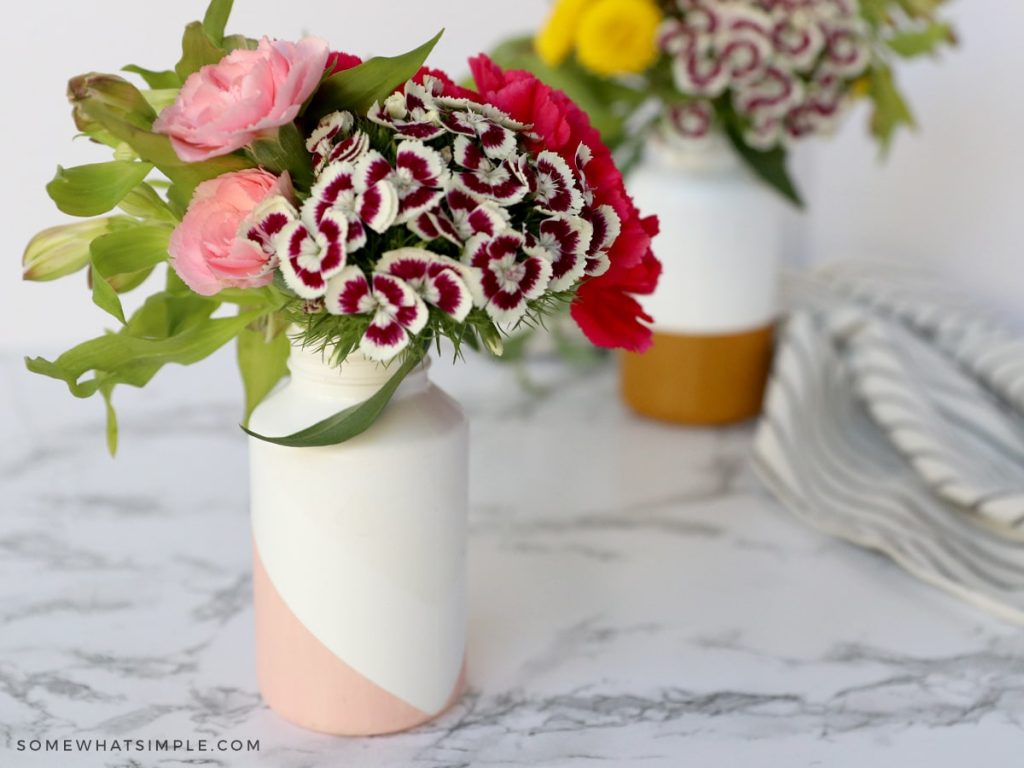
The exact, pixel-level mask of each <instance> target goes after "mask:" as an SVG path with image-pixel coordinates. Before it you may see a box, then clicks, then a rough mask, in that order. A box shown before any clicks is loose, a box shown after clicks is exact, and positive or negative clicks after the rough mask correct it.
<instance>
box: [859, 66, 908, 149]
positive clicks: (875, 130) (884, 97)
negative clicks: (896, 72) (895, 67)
mask: <svg viewBox="0 0 1024 768" xmlns="http://www.w3.org/2000/svg"><path fill="white" fill-rule="evenodd" d="M870 94H871V100H872V101H873V102H874V106H875V108H874V111H873V112H872V114H871V133H872V134H874V136H875V137H876V138H877V139H878V141H879V144H880V145H881V147H882V153H883V154H884V153H885V152H887V151H888V149H889V145H890V144H891V143H892V137H893V135H894V134H895V133H896V131H897V129H898V128H899V127H900V126H901V125H906V126H908V127H913V126H914V116H913V114H911V112H910V107H908V106H907V103H906V102H905V101H904V100H903V96H902V95H901V94H900V92H899V89H897V87H896V83H895V81H894V79H893V74H892V70H891V69H890V68H889V67H887V66H876V67H875V68H873V69H872V70H871V81H870Z"/></svg>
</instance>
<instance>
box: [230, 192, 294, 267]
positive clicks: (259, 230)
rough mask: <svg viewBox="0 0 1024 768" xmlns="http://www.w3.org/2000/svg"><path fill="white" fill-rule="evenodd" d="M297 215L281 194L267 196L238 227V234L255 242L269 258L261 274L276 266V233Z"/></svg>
mask: <svg viewBox="0 0 1024 768" xmlns="http://www.w3.org/2000/svg"><path fill="white" fill-rule="evenodd" d="M298 217H299V214H298V212H296V210H295V208H294V206H292V204H291V203H290V202H289V201H288V199H287V198H285V197H283V196H281V195H273V196H271V197H268V198H267V199H266V200H264V201H263V202H262V203H260V204H259V205H258V206H256V208H255V209H253V211H252V213H250V214H249V215H248V216H246V217H245V218H244V219H243V220H242V223H241V225H239V228H238V236H239V237H240V238H245V239H246V240H250V241H251V242H254V243H256V244H257V245H258V246H259V247H260V248H261V249H262V250H263V252H264V253H265V254H267V255H268V256H269V257H270V258H269V259H268V260H267V264H266V267H265V268H264V270H263V272H262V273H261V274H266V273H267V272H270V271H271V270H273V269H276V268H277V266H278V257H277V246H276V245H275V243H274V239H275V238H276V237H277V235H278V234H279V233H280V232H281V230H282V229H284V228H285V227H286V226H288V225H289V224H290V223H292V222H293V221H295V220H296V219H297V218H298Z"/></svg>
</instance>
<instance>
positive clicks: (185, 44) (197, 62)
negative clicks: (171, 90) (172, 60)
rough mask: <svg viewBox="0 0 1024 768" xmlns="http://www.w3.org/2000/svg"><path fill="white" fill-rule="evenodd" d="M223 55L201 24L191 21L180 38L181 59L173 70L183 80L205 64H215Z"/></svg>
mask: <svg viewBox="0 0 1024 768" xmlns="http://www.w3.org/2000/svg"><path fill="white" fill-rule="evenodd" d="M223 57H224V51H223V50H221V49H220V48H219V47H217V45H215V44H214V42H213V40H211V39H210V36H209V35H208V34H206V31H205V30H204V29H203V24H202V23H201V22H198V21H193V22H192V23H191V24H189V25H188V26H187V27H185V34H184V35H183V36H182V38H181V59H180V60H179V61H178V63H177V64H175V65H174V71H175V72H177V73H178V77H180V78H181V81H182V82H184V81H185V80H187V79H188V76H189V75H191V74H192V73H193V72H198V71H199V70H200V69H202V68H203V67H205V66H206V65H207V64H216V63H217V62H218V61H220V60H221V59H222V58H223Z"/></svg>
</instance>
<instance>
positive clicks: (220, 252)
mask: <svg viewBox="0 0 1024 768" xmlns="http://www.w3.org/2000/svg"><path fill="white" fill-rule="evenodd" d="M290 195H291V183H290V181H289V179H288V176H287V175H284V176H281V177H280V178H279V177H277V176H274V175H273V174H270V173H267V172H266V171H263V170H259V169H250V170H245V171H237V172H235V173H226V174H224V175H223V176H218V177H217V178H215V179H210V180H209V181H204V182H203V183H202V184H200V185H199V186H198V187H196V191H195V194H194V195H193V196H192V202H191V203H189V206H188V212H187V213H186V214H185V218H184V219H183V220H182V222H181V224H179V225H178V226H177V228H176V229H175V230H174V232H173V233H172V234H171V242H170V246H169V251H170V255H171V265H172V266H173V267H174V270H175V271H176V272H177V273H178V276H179V277H181V279H182V280H184V281H185V284H186V285H188V287H189V288H191V289H192V290H193V291H195V292H196V293H198V294H200V295H202V296H212V295H213V294H215V293H217V292H218V291H220V290H221V289H222V288H257V287H259V286H262V285H266V284H267V283H269V282H271V280H272V279H273V277H274V275H273V269H274V267H275V266H276V263H275V260H274V259H273V257H272V254H271V252H270V251H272V248H269V247H268V246H269V243H268V242H267V241H266V235H267V233H265V232H263V231H262V230H261V229H260V228H259V227H258V226H257V222H254V221H252V219H253V216H252V214H253V213H254V211H256V209H257V207H259V206H260V204H261V203H263V202H264V201H267V200H268V198H275V199H279V198H281V197H285V198H287V197H290ZM281 204H282V206H284V207H287V204H286V203H285V202H284V201H283V200H281ZM281 223H282V224H283V221H282V222H281Z"/></svg>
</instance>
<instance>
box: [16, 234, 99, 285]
mask: <svg viewBox="0 0 1024 768" xmlns="http://www.w3.org/2000/svg"><path fill="white" fill-rule="evenodd" d="M110 225H111V219H89V220H87V221H76V222H73V223H71V224H62V225H61V226H58V227H50V228H49V229H44V230H43V231H42V232H40V233H39V234H37V235H36V236H35V237H33V238H32V239H31V240H30V241H29V243H28V246H27V247H26V248H25V254H24V255H23V256H22V259H21V265H22V273H21V276H22V278H23V279H25V280H35V281H45V280H56V279H57V278H59V277H64V276H65V275H70V274H72V273H74V272H77V271H78V270H80V269H82V268H83V267H85V265H86V264H88V263H89V244H90V243H91V242H92V241H93V239H94V238H97V237H99V236H100V235H103V234H106V233H107V232H109V231H110Z"/></svg>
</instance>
